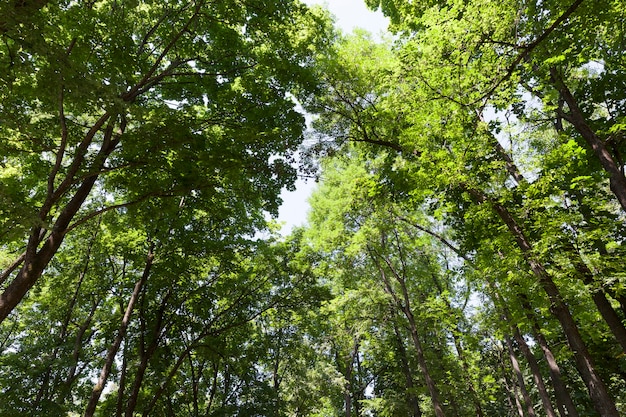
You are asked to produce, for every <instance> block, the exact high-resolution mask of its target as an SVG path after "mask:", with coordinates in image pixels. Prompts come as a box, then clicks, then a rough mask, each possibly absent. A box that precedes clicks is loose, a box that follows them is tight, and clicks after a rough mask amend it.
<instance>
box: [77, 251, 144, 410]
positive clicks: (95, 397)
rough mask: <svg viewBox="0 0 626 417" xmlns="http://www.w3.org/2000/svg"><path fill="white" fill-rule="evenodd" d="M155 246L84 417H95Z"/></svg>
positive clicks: (129, 302)
mask: <svg viewBox="0 0 626 417" xmlns="http://www.w3.org/2000/svg"><path fill="white" fill-rule="evenodd" d="M153 250H154V244H151V245H150V249H149V250H148V256H147V259H146V265H145V267H144V270H143V274H142V275H141V278H140V279H139V281H137V283H136V284H135V287H134V288H133V292H132V294H131V296H130V299H129V300H128V305H127V306H126V311H125V312H124V317H123V318H122V323H121V324H120V328H119V330H118V331H117V336H116V337H115V340H114V341H113V343H112V344H111V346H110V347H109V349H108V351H107V355H106V358H105V361H104V366H103V367H102V370H101V372H100V377H99V378H98V382H96V385H95V386H94V387H93V391H92V393H91V398H90V399H89V402H88V403H87V407H86V408H85V413H84V414H83V416H84V417H93V415H94V412H95V411H96V407H97V405H98V401H99V400H100V395H101V394H102V390H103V389H104V387H105V384H106V381H107V378H108V377H109V373H110V372H111V368H112V367H113V361H114V360H115V355H117V352H118V350H119V348H120V345H121V344H122V340H124V337H125V336H126V330H127V329H128V325H129V323H130V317H131V315H132V312H133V309H134V307H135V303H136V301H137V299H138V298H139V294H140V293H141V291H142V289H143V287H144V284H145V283H146V281H147V280H148V275H150V269H151V268H152V262H153V261H154V253H153Z"/></svg>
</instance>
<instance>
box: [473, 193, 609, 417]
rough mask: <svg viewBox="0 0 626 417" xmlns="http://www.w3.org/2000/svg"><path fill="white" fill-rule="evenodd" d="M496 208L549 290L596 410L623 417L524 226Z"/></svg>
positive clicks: (479, 197)
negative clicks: (534, 253) (535, 252)
mask: <svg viewBox="0 0 626 417" xmlns="http://www.w3.org/2000/svg"><path fill="white" fill-rule="evenodd" d="M467 191H469V192H470V193H471V194H472V195H473V196H474V197H475V198H476V199H477V200H478V202H479V203H485V202H487V201H488V199H487V197H486V196H485V195H484V194H483V193H482V192H480V191H478V190H475V189H468V190H467ZM492 207H493V209H494V211H495V212H496V214H497V215H498V216H499V217H500V219H501V220H502V221H503V222H504V224H505V225H506V226H507V228H508V229H509V232H510V233H511V234H512V235H513V237H514V238H515V240H516V242H517V245H518V247H519V248H520V250H521V251H522V254H523V255H524V258H525V259H526V261H527V262H528V265H529V266H530V269H531V271H532V272H533V274H535V276H536V277H537V279H538V281H539V284H540V285H541V286H542V288H543V289H544V291H545V292H546V294H547V296H548V298H549V300H550V303H551V311H552V314H554V316H555V317H556V318H557V320H558V321H559V323H561V326H562V328H563V332H564V333H565V337H566V338H567V342H568V344H569V346H570V348H571V350H572V352H573V353H574V360H575V362H576V365H577V368H578V370H579V372H580V375H581V377H582V379H583V381H585V384H586V386H587V390H588V391H589V396H590V398H591V401H592V402H593V404H594V408H595V409H596V411H597V412H598V413H599V414H600V415H601V416H603V417H619V414H618V412H617V408H616V407H615V402H614V401H613V399H612V398H611V396H610V395H609V393H608V390H607V388H606V385H605V384H604V381H603V380H602V378H600V376H599V375H598V373H597V371H596V369H595V365H594V363H593V360H592V359H591V355H590V354H589V351H588V350H587V346H586V344H585V342H584V341H583V339H582V336H581V335H580V331H579V330H578V326H577V325H576V322H575V321H574V318H573V317H572V315H571V313H570V311H569V308H568V307H567V305H566V304H565V302H564V301H563V299H562V297H561V294H560V292H559V290H558V288H557V286H556V284H555V283H554V281H553V280H552V277H551V276H550V274H548V272H547V271H546V269H545V267H544V266H543V264H541V263H540V262H539V261H538V260H537V259H535V257H534V255H533V248H532V245H531V244H530V242H529V241H528V239H527V238H526V235H525V234H524V232H523V230H522V228H521V227H520V225H519V224H518V223H517V221H516V220H515V219H514V218H513V216H512V215H511V214H510V213H509V211H508V210H507V209H506V208H505V207H504V206H503V205H501V204H499V203H492Z"/></svg>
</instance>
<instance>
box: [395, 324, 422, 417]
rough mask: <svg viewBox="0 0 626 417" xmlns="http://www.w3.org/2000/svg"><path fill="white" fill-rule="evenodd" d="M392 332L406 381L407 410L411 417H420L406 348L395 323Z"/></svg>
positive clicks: (420, 411) (420, 413)
mask: <svg viewBox="0 0 626 417" xmlns="http://www.w3.org/2000/svg"><path fill="white" fill-rule="evenodd" d="M393 331H394V333H395V335H396V342H397V346H398V354H399V355H400V367H401V368H402V373H403V374H404V378H405V380H406V391H407V403H408V406H409V409H410V410H411V412H412V416H413V417H422V410H421V409H420V404H419V400H418V399H417V396H416V395H415V383H414V382H413V375H412V373H411V369H410V367H409V361H408V359H407V354H406V348H405V347H404V341H403V340H402V337H401V335H400V331H399V330H398V326H397V325H396V323H395V321H394V323H393Z"/></svg>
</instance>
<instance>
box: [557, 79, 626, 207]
mask: <svg viewBox="0 0 626 417" xmlns="http://www.w3.org/2000/svg"><path fill="white" fill-rule="evenodd" d="M550 76H551V77H552V81H553V82H554V85H555V86H556V88H557V89H558V90H559V93H560V94H561V97H562V98H563V100H564V101H565V103H567V107H568V108H569V113H565V112H564V111H563V110H562V109H560V108H557V114H558V115H559V116H561V117H562V118H563V119H565V120H567V121H568V122H569V123H571V124H572V126H574V129H576V131H577V132H578V133H579V134H580V135H581V136H582V138H583V139H584V140H585V142H587V144H588V145H589V146H590V147H591V149H592V150H593V152H594V154H595V155H596V157H597V158H598V161H599V162H600V165H601V166H602V168H604V170H605V171H606V172H607V173H608V174H609V184H610V188H611V191H613V194H615V197H617V201H618V202H619V204H620V205H621V206H622V209H623V210H624V211H626V177H625V176H624V173H623V172H622V170H621V168H620V167H619V165H618V164H617V163H616V162H615V160H614V159H613V156H612V155H611V152H609V150H608V148H607V147H606V144H605V143H604V142H603V141H602V140H601V139H600V138H599V137H598V135H596V133H595V132H594V131H593V129H592V128H591V126H589V124H588V123H587V121H586V120H585V115H584V114H583V112H582V110H581V109H580V107H579V106H578V102H577V100H576V98H575V97H574V95H573V94H572V92H571V91H570V90H569V88H568V87H567V85H565V82H564V81H563V79H562V78H561V76H560V74H559V73H558V71H557V70H556V68H555V67H550Z"/></svg>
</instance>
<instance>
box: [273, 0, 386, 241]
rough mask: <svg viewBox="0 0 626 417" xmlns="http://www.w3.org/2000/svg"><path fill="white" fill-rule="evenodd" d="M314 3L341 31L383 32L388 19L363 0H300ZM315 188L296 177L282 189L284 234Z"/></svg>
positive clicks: (300, 220) (302, 219)
mask: <svg viewBox="0 0 626 417" xmlns="http://www.w3.org/2000/svg"><path fill="white" fill-rule="evenodd" d="M302 1H303V2H304V3H306V4H309V5H313V4H320V5H322V6H324V7H326V8H328V10H330V12H331V13H332V14H333V15H334V16H335V18H336V19H337V21H336V24H337V26H338V27H339V28H340V29H341V30H342V31H344V32H346V33H349V32H352V30H353V29H354V28H361V29H365V30H367V31H369V32H371V33H372V34H375V35H378V34H380V33H381V32H384V31H386V29H387V25H388V20H387V18H386V17H384V16H383V14H382V13H381V12H380V11H377V12H372V11H371V10H369V9H368V8H367V7H366V6H365V2H364V1H363V0H302ZM314 187H315V182H314V181H313V180H308V181H306V182H305V181H304V180H298V182H297V183H296V191H293V192H287V191H283V193H282V194H281V198H282V199H283V205H282V206H281V208H280V210H279V213H278V221H279V222H282V223H283V224H284V225H283V229H282V231H283V233H285V234H287V233H289V231H291V229H292V228H293V227H294V226H301V225H303V224H304V223H306V219H307V214H308V210H309V204H308V198H309V196H310V195H311V192H312V191H313V188H314Z"/></svg>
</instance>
